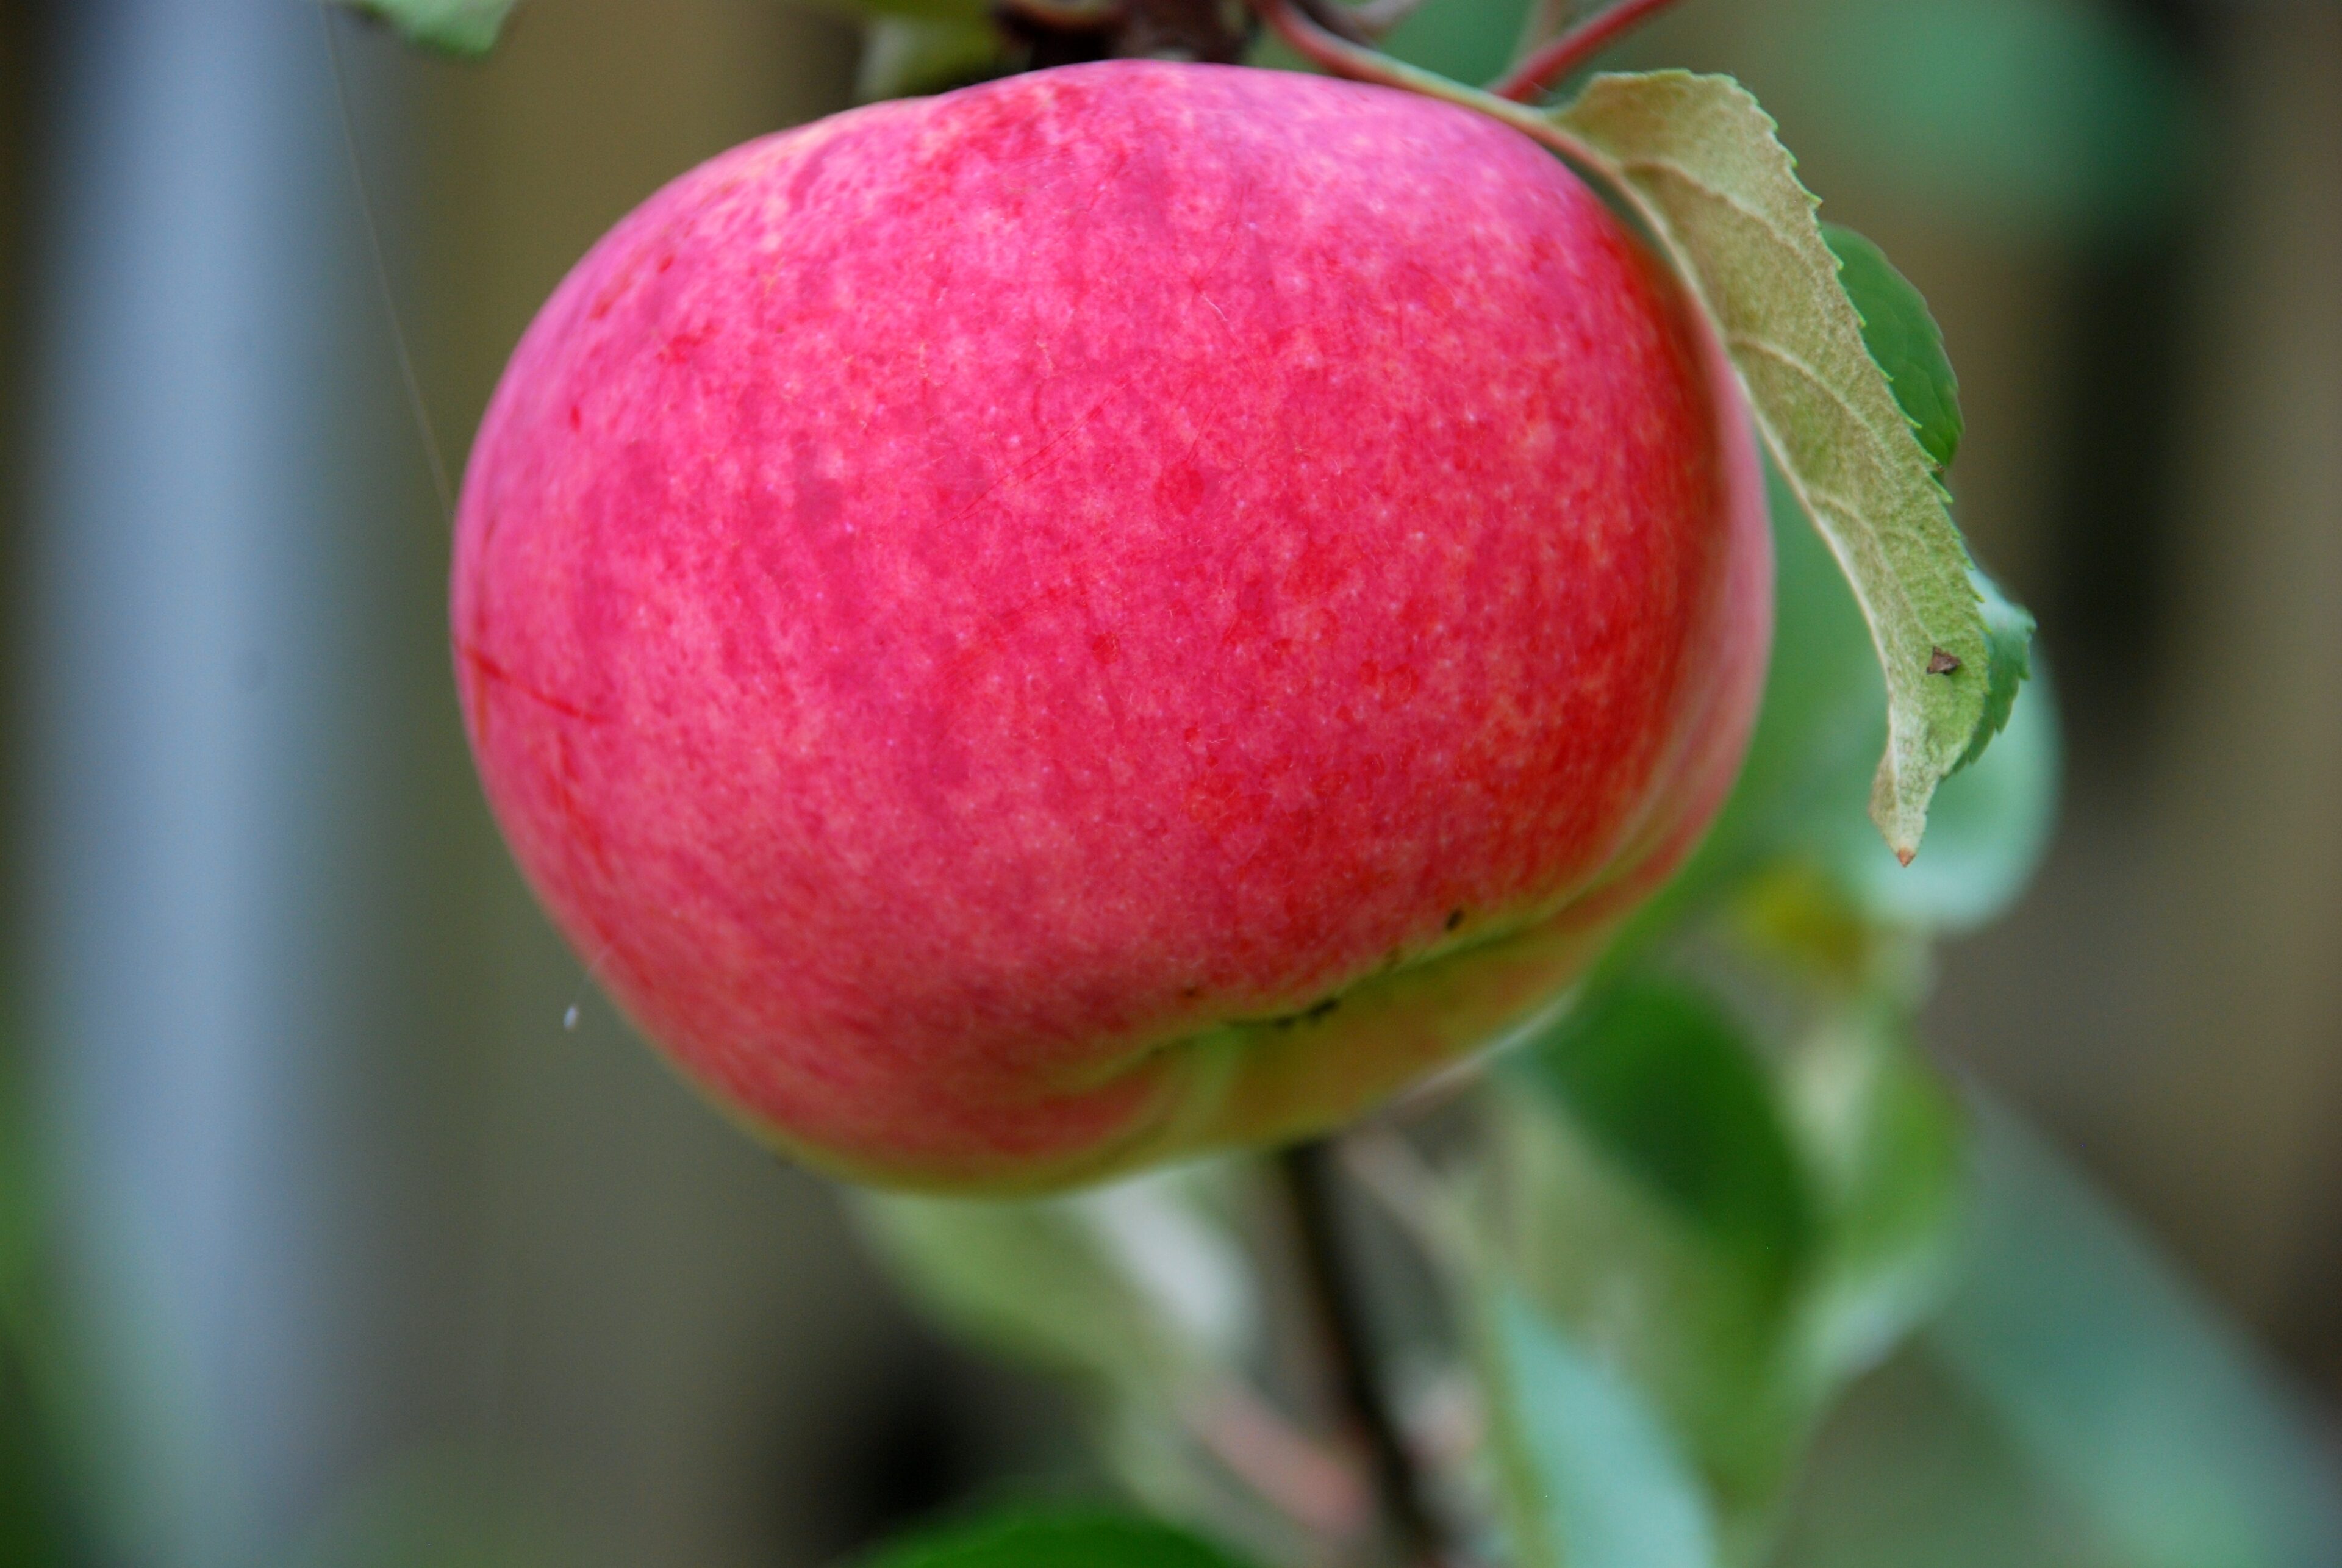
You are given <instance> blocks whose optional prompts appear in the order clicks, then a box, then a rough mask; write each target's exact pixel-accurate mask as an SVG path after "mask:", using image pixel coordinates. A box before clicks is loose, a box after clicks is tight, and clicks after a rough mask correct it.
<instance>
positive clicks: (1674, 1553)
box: [1476, 1279, 1718, 1568]
mask: <svg viewBox="0 0 2342 1568" xmlns="http://www.w3.org/2000/svg"><path fill="white" fill-rule="evenodd" d="M1483 1288H1484V1290H1485V1292H1486V1294H1485V1297H1484V1299H1483V1300H1482V1301H1481V1302H1480V1303H1479V1308H1480V1316H1481V1320H1482V1321H1481V1323H1480V1324H1479V1328H1478V1333H1477V1335H1476V1338H1477V1342H1478V1344H1477V1348H1478V1351H1479V1358H1480V1361H1481V1363H1482V1365H1481V1370H1482V1373H1483V1376H1484V1378H1485V1380H1486V1382H1485V1386H1486V1388H1487V1390H1488V1393H1489V1402H1490V1405H1491V1409H1490V1423H1489V1424H1490V1428H1491V1432H1490V1436H1491V1439H1492V1442H1493V1445H1494V1448H1495V1451H1496V1469H1497V1472H1498V1474H1499V1479H1500V1482H1501V1483H1502V1485H1503V1488H1504V1492H1505V1498H1506V1512H1507V1513H1508V1514H1509V1516H1510V1521H1509V1522H1510V1524H1511V1527H1512V1535H1513V1540H1512V1546H1513V1556H1514V1557H1515V1559H1516V1561H1518V1562H1519V1563H1521V1564H1522V1565H1523V1568H1715V1565H1716V1562H1717V1561H1718V1558H1717V1553H1716V1533H1715V1524H1714V1522H1713V1521H1712V1520H1711V1519H1710V1517H1709V1515H1708V1510H1707V1504H1706V1498H1705V1495H1704V1494H1703V1493H1702V1492H1701V1490H1700V1487H1699V1483H1698V1480H1697V1479H1696V1476H1695V1475H1694V1474H1693V1473H1692V1471H1691V1469H1690V1467H1689V1466H1688V1465H1687V1464H1686V1463H1685V1461H1684V1459H1683V1456H1682V1455H1681V1454H1680V1453H1677V1452H1676V1448H1675V1445H1674V1443H1673V1441H1672V1439H1671V1438H1670V1437H1669V1436H1668V1434H1667V1433H1666V1430H1665V1428H1664V1427H1662V1426H1661V1425H1660V1423H1658V1421H1657V1420H1656V1418H1655V1417H1654V1416H1653V1415H1652V1413H1651V1412H1650V1411H1649V1409H1648V1408H1647V1407H1646V1405H1645V1404H1644V1403H1643V1402H1642V1400H1641V1399H1640V1398H1639V1397H1638V1396H1637V1395H1636V1393H1635V1392H1634V1391H1633V1390H1632V1389H1631V1388H1630V1387H1629V1386H1628V1385H1627V1384H1626V1383H1625V1382H1624V1381H1623V1380H1621V1379H1620V1378H1619V1377H1618V1376H1617V1375H1616V1373H1613V1372H1612V1371H1611V1370H1610V1369H1608V1368H1607V1367H1606V1366H1604V1365H1603V1364H1602V1363H1600V1362H1598V1361H1596V1360H1595V1359H1593V1358H1592V1357H1590V1356H1588V1355H1586V1354H1585V1353H1583V1352H1581V1351H1580V1350H1579V1349H1578V1348H1577V1347H1576V1346H1575V1345H1573V1344H1571V1343H1569V1342H1568V1341H1567V1340H1566V1339H1565V1338H1564V1337H1563V1336H1562V1333H1561V1332H1560V1330H1559V1329H1558V1328H1557V1327H1556V1325H1555V1324H1554V1323H1551V1322H1550V1321H1548V1320H1547V1319H1546V1318H1545V1317H1543V1316H1542V1315H1541V1314H1539V1313H1538V1312H1537V1311H1536V1308H1535V1307H1534V1306H1532V1305H1531V1304H1530V1303H1529V1302H1528V1300H1527V1298H1526V1296H1524V1295H1522V1294H1521V1293H1520V1291H1519V1289H1518V1288H1517V1287H1516V1286H1515V1285H1513V1284H1512V1283H1509V1282H1507V1281H1504V1280H1502V1279H1498V1280H1496V1281H1493V1282H1490V1283H1486V1284H1484V1287H1483Z"/></svg>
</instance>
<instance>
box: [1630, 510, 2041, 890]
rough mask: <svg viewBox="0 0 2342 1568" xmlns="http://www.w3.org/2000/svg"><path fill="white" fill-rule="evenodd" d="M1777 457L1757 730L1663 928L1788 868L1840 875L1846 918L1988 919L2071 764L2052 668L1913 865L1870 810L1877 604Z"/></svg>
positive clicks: (1944, 806)
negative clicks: (1766, 650) (1769, 638)
mask: <svg viewBox="0 0 2342 1568" xmlns="http://www.w3.org/2000/svg"><path fill="white" fill-rule="evenodd" d="M1767 468H1768V476H1769V477H1770V479H1771V481H1772V512H1773V519H1772V526H1773V556H1774V574H1773V584H1774V615H1773V621H1774V633H1773V653H1772V662H1771V664H1770V667H1769V668H1768V669H1767V672H1766V677H1765V697H1764V702H1763V704H1762V705H1761V706H1760V707H1759V708H1758V710H1757V733H1756V734H1755V735H1754V736H1752V737H1751V739H1750V741H1749V745H1748V754H1747V757H1746V760H1745V761H1744V763H1743V764H1742V765H1741V770H1740V777H1739V780H1738V782H1737V783H1736V784H1735V785H1734V787H1733V792H1732V794H1731V796H1730V797H1729V798H1728V799H1727V800H1726V803H1725V807H1724V810H1723V811H1722V813H1721V814H1719V815H1718V816H1717V819H1716V826H1715V827H1714V828H1713V829H1712V830H1711V831H1710V832H1709V834H1708V836H1707V840H1706V843H1705V844H1702V845H1701V847H1700V850H1699V853H1698V854H1697V856H1696V858H1695V859H1694V861H1693V862H1692V864H1690V865H1689V866H1687V867H1686V870H1685V871H1684V873H1683V874H1681V875H1680V876H1679V877H1678V878H1677V879H1676V883H1675V884H1672V885H1670V887H1669V888H1668V889H1667V891H1666V894H1664V895H1663V896H1662V899H1661V900H1660V901H1659V904H1658V905H1657V906H1656V907H1655V908H1654V910H1653V911H1652V912H1651V914H1650V920H1651V921H1652V922H1653V923H1654V929H1656V928H1658V927H1662V926H1664V925H1665V924H1666V923H1667V922H1669V921H1672V920H1680V919H1681V918H1682V917H1683V914H1684V913H1685V912H1686V909H1688V908H1689V907H1691V906H1693V905H1696V904H1700V903H1702V902H1704V901H1712V900H1714V899H1716V898H1717V897H1719V896H1726V897H1735V896H1738V895H1740V894H1742V893H1744V892H1746V891H1747V890H1750V889H1751V888H1752V887H1760V888H1761V885H1762V884H1777V883H1779V882H1780V881H1781V880H1782V879H1784V878H1788V879H1791V880H1793V881H1794V880H1797V879H1802V880H1804V881H1805V882H1807V883H1811V882H1813V881H1815V880H1817V879H1818V880H1820V881H1823V882H1826V883H1827V884H1828V894H1829V896H1830V897H1831V898H1832V899H1833V900H1834V901H1835V902H1836V903H1837V904H1839V905H1840V908H1839V909H1838V911H1837V918H1840V919H1852V920H1858V921H1861V922H1865V923H1867V924H1874V925H1875V924H1884V925H1889V926H1893V927H1897V928H1899V929H1901V930H1905V931H1912V930H1917V931H1965V930H1968V929H1972V928H1974V927H1976V926H1977V925H1980V924H1984V923H1985V922H1986V921H1987V920H1990V919H1991V918H1993V917H1994V916H1995V915H1997V914H2000V913H2001V912H2002V911H2003V910H2005V909H2006V908H2007V907H2008V905H2009V904H2012V903H2014V902H2015V901H2016V899H2017V896H2018V895H2019V894H2022V893H2023V892H2024V890H2025V888H2026V885H2027V884H2028V883H2029V882H2030V881H2031V879H2032V876H2033V874H2034V872H2035V870H2036V869H2037V866H2038V864H2039V863H2040V860H2041V856H2042V854H2044V852H2045V851H2046V850H2047V845H2048V841H2049V832H2050V828H2051V826H2052V825H2053V823H2054V820H2055V817H2056V813H2057V791H2058V779H2059V774H2060V769H2061V758H2060V745H2059V740H2058V729H2057V695H2056V692H2055V690H2054V688H2053V687H2051V686H2050V685H2049V684H2048V683H2047V680H2046V679H2044V678H2035V679H2033V680H2031V681H2029V682H2028V683H2027V687H2028V689H2027V691H2026V693H2025V694H2024V696H2023V699H2022V700H2021V701H2019V702H2017V703H2016V704H2014V706H2013V709H2012V716H2011V719H2010V723H2009V724H2008V726H2007V732H2006V733H2005V734H2003V735H2002V736H2001V737H2000V738H1999V739H1998V740H1997V741H1996V742H1995V743H1994V744H1993V746H1992V749H1991V750H1990V751H1988V752H1987V753H1986V754H1985V755H1984V756H1983V758H1982V759H1981V760H1980V761H1979V762H1977V764H1975V765H1974V766H1970V767H1965V768H1962V769H1961V770H1959V771H1958V772H1957V773H1955V774H1953V775H1952V776H1951V777H1950V778H1948V779H1947V780H1945V781H1944V784H1943V786H1942V787H1941V788H1940V789H1939V790H1938V791H1937V795H1936V798H1935V800H1934V801H1933V802H1932V803H1930V804H1929V807H1928V834H1927V854H1924V855H1922V856H1920V857H1919V858H1918V859H1917V860H1915V861H1913V862H1912V863H1911V864H1909V865H1904V864H1900V863H1898V862H1897V859H1896V857H1895V855H1894V854H1892V852H1890V851H1889V850H1888V849H1887V846H1886V845H1885V844H1882V843H1881V842H1880V841H1879V836H1878V834H1877V833H1876V832H1875V831H1873V830H1872V829H1871V827H1870V825H1869V824H1868V823H1867V820H1866V811H1865V808H1866V806H1867V804H1868V801H1869V797H1870V779H1871V769H1872V765H1873V760H1874V759H1875V758H1876V757H1877V755H1878V753H1879V751H1880V749H1881V748H1882V747H1883V746H1884V744H1886V734H1887V720H1886V704H1887V698H1886V686H1885V682H1884V677H1883V676H1882V675H1881V674H1880V673H1879V668H1878V660H1877V655H1876V654H1875V652H1874V650H1873V648H1872V645H1871V643H1870V636H1869V633H1868V631H1867V628H1866V626H1865V624H1864V623H1863V619H1862V610H1861V607H1860V606H1859V605H1858V604H1856V603H1855V599H1854V594H1853V592H1852V591H1851V589H1849V588H1848V586H1847V581H1846V576H1845V574H1843V573H1841V572H1840V571H1839V570H1838V568H1837V562H1836V560H1835V559H1834V558H1833V557H1832V556H1831V554H1830V553H1829V550H1828V548H1827V546H1826V545H1825V544H1823V542H1822V539H1821V536H1820V534H1819V533H1818V532H1817V530H1816V529H1815V528H1814V527H1813V526H1812V525H1811V524H1809V523H1807V520H1806V517H1805V514H1804V512H1803V511H1802V510H1801V509H1800V508H1799V507H1798V505H1797V498H1796V497H1795V496H1794V495H1792V494H1789V493H1788V490H1787V486H1786V484H1783V483H1782V482H1781V480H1780V477H1779V474H1778V473H1777V471H1772V469H1771V465H1770V464H1768V465H1767Z"/></svg>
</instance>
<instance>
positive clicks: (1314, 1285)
mask: <svg viewBox="0 0 2342 1568" xmlns="http://www.w3.org/2000/svg"><path fill="white" fill-rule="evenodd" d="M1276 1165H1277V1172H1278V1174H1279V1175H1280V1176H1281V1177H1282V1178H1283V1180H1284V1183H1285V1189H1286V1193H1287V1194H1288V1195H1289V1197H1290V1199H1291V1203H1292V1207H1293V1218H1294V1224H1295V1230H1296V1233H1297V1237H1298V1240H1299V1242H1300V1254H1301V1255H1300V1262H1301V1283H1302V1289H1303V1292H1304V1294H1305V1295H1306V1298H1307V1299H1306V1305H1307V1307H1308V1310H1309V1313H1310V1316H1311V1317H1312V1318H1313V1319H1314V1320H1315V1326H1316V1330H1317V1338H1318V1340H1319V1341H1320V1343H1323V1344H1324V1345H1325V1347H1326V1359H1327V1362H1328V1363H1329V1365H1328V1369H1327V1370H1328V1371H1329V1372H1330V1373H1331V1374H1332V1382H1333V1385H1334V1386H1333V1393H1334V1394H1335V1397H1336V1399H1337V1400H1339V1401H1340V1403H1341V1407H1342V1410H1341V1413H1342V1419H1343V1421H1344V1423H1346V1424H1347V1425H1348V1426H1349V1427H1350V1428H1351V1429H1352V1431H1353V1432H1354V1433H1355V1434H1356V1438H1357V1440H1358V1442H1359V1443H1361V1444H1362V1445H1363V1446H1364V1447H1365V1449H1366V1457H1367V1459H1368V1461H1369V1462H1370V1463H1371V1464H1372V1465H1373V1469H1374V1481H1375V1491H1376V1495H1377V1496H1378V1498H1379V1499H1380V1501H1381V1504H1382V1514H1383V1520H1384V1523H1385V1524H1386V1526H1387V1527H1388V1529H1389V1531H1390V1534H1391V1537H1392V1539H1393V1541H1394V1542H1395V1543H1396V1545H1397V1547H1398V1549H1399V1553H1400V1554H1401V1556H1402V1557H1403V1559H1404V1560H1405V1561H1406V1563H1409V1564H1410V1565H1412V1568H1440V1565H1441V1564H1443V1563H1445V1562H1446V1553H1445V1552H1444V1551H1443V1549H1442V1544H1441V1541H1440V1531H1439V1527H1438V1524H1437V1523H1436V1520H1435V1519H1434V1516H1433V1514H1432V1511H1431V1507H1430V1504H1429V1503H1428V1502H1427V1500H1426V1498H1425V1496H1424V1479H1423V1474H1422V1473H1421V1472H1420V1471H1419V1470H1417V1469H1416V1463H1415V1460H1414V1458H1413V1456H1412V1455H1411V1454H1409V1453H1408V1452H1407V1447H1406V1439H1405V1438H1404V1437H1403V1436H1402V1435H1401V1434H1400V1432H1399V1427H1398V1423H1397V1421H1396V1419H1395V1418H1394V1417H1393V1416H1392V1414H1391V1410H1390V1405H1389V1403H1387V1402H1386V1400H1385V1399H1384V1397H1383V1391H1382V1383H1381V1380H1380V1379H1379V1378H1377V1377H1376V1374H1375V1360H1374V1352H1373V1347H1372V1345H1371V1344H1370V1343H1369V1342H1368V1339H1367V1334H1366V1323H1365V1320H1364V1314H1363V1313H1361V1312H1360V1310H1359V1303H1358V1298H1357V1293H1356V1289H1355V1288H1354V1286H1353V1283H1352V1281H1351V1277H1350V1273H1349V1270H1348V1269H1347V1268H1346V1267H1345V1266H1344V1263H1343V1256H1342V1241H1341V1235H1340V1232H1339V1228H1338V1226H1337V1225H1336V1215H1335V1212H1334V1183H1335V1181H1336V1164H1335V1160H1334V1156H1333V1146H1332V1144H1329V1143H1327V1142H1326V1140H1324V1139H1319V1140H1317V1141H1316V1142H1314V1143H1307V1144H1296V1146H1294V1147H1292V1148H1289V1149H1286V1151H1284V1152H1283V1153H1282V1154H1278V1155H1277V1157H1276Z"/></svg>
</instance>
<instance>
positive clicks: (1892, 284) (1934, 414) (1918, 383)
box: [1822, 223, 1967, 470]
mask: <svg viewBox="0 0 2342 1568" xmlns="http://www.w3.org/2000/svg"><path fill="white" fill-rule="evenodd" d="M1822 241H1823V243H1824V244H1826V245H1828V246H1829V248H1830V254H1831V255H1835V256H1837V263H1838V274H1837V281H1838V284H1839V286H1841V287H1843V288H1844V289H1845V290H1846V295H1847V298H1848V299H1850V300H1852V301H1853V302H1854V309H1855V314H1856V315H1858V316H1860V317H1861V318H1862V345H1863V346H1864V347H1865V348H1867V349H1868V350H1869V351H1870V357H1871V359H1872V360H1873V361H1874V362H1876V363H1877V366H1878V368H1879V369H1880V370H1882V371H1885V372H1886V373H1887V385H1888V387H1889V388H1890V389H1891V390H1892V391H1893V392H1894V394H1895V401H1896V403H1897V404H1898V405H1899V406H1900V407H1901V408H1902V410H1903V413H1904V415H1905V417H1907V418H1908V419H1909V420H1910V421H1911V433H1912V434H1914V435H1917V437H1918V438H1919V444H1920V445H1921V446H1923V447H1925V448H1926V449H1927V455H1928V456H1929V457H1930V458H1932V459H1934V460H1935V464H1936V466H1937V469H1938V470H1941V469H1946V468H1949V467H1950V466H1951V465H1952V459H1953V458H1954V457H1956V456H1957V455H1958V454H1959V450H1960V437H1961V435H1962V434H1965V433H1966V431H1967V422H1966V421H1965V420H1963V419H1962V418H1961V417H1960V384H1959V378H1958V377H1957V376H1956V375H1953V374H1952V362H1951V358H1950V356H1949V355H1947V354H1945V352H1944V334H1943V329H1942V328H1940V327H1938V326H1937V325H1936V318H1935V316H1934V315H1931V314H1929V312H1928V310H1927V301H1926V300H1925V299H1922V298H1921V297H1920V295H1919V291H1918V290H1917V289H1916V288H1914V287H1912V286H1911V280H1910V279H1908V278H1907V277H1905V276H1904V275H1902V274H1901V273H1899V272H1897V270H1896V269H1895V264H1894V263H1892V262H1890V261H1888V260H1887V253H1886V252H1885V251H1882V250H1880V249H1879V248H1878V247H1877V245H1873V244H1871V243H1870V241H1868V240H1867V239H1865V238H1864V237H1863V236H1862V235H1858V234H1857V233H1855V231H1854V230H1852V229H1850V228H1847V227H1846V226H1845V225H1841V224H1830V223H1826V224H1824V225H1822Z"/></svg>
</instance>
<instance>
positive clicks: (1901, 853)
mask: <svg viewBox="0 0 2342 1568" xmlns="http://www.w3.org/2000/svg"><path fill="white" fill-rule="evenodd" d="M1918 853H1919V852H1918V851H1917V850H1916V849H1898V850H1897V851H1896V852H1895V858H1896V859H1897V861H1899V862H1901V863H1902V864H1905V865H1908V864H1911V857H1912V856H1913V855H1915V854H1918Z"/></svg>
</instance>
